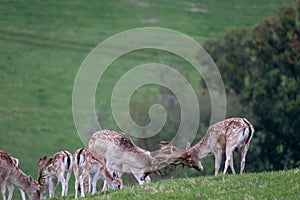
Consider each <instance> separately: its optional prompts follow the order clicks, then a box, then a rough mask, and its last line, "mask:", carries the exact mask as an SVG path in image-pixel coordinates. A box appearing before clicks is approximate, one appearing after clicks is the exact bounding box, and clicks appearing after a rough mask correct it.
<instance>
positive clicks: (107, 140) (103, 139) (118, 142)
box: [88, 130, 184, 189]
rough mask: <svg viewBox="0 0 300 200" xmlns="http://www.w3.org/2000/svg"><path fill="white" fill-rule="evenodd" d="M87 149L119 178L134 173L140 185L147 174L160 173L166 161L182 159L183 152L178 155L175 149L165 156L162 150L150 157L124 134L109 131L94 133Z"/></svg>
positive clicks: (144, 180) (147, 178) (146, 178)
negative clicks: (125, 173) (103, 161)
mask: <svg viewBox="0 0 300 200" xmlns="http://www.w3.org/2000/svg"><path fill="white" fill-rule="evenodd" d="M88 149H89V151H90V152H91V153H92V154H93V155H94V156H95V157H96V158H104V159H105V162H106V166H107V167H108V168H109V169H110V170H113V171H115V172H116V173H117V174H118V176H119V177H120V178H121V176H122V174H123V172H124V171H125V170H126V172H129V173H134V175H135V177H136V179H137V180H138V182H139V183H140V184H143V183H145V182H147V181H149V179H150V178H149V177H148V175H149V174H150V173H149V174H148V172H154V173H156V172H158V171H160V168H161V167H163V166H164V165H165V163H166V160H168V161H169V160H171V159H172V158H178V157H180V156H182V159H184V156H183V152H181V151H180V155H179V154H178V152H177V151H175V148H174V151H172V152H171V153H170V152H169V154H166V156H165V151H166V149H163V150H161V152H160V153H159V154H158V155H156V156H155V157H152V156H151V155H150V152H149V151H147V150H144V149H142V148H140V147H138V146H136V145H135V144H134V143H133V142H132V140H131V139H130V138H129V136H127V135H126V134H124V133H119V132H115V131H109V130H101V131H98V132H95V133H94V134H93V135H92V136H91V138H90V140H89V144H88ZM145 174H147V175H145ZM150 180H151V179H150ZM104 189H105V188H104Z"/></svg>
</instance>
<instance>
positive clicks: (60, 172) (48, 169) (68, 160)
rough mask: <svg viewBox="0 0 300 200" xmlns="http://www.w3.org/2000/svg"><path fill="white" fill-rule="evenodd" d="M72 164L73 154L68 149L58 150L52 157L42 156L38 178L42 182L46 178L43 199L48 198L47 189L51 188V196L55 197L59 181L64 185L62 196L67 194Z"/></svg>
mask: <svg viewBox="0 0 300 200" xmlns="http://www.w3.org/2000/svg"><path fill="white" fill-rule="evenodd" d="M72 164H73V163H72V154H71V153H70V152H68V151H60V152H57V153H55V154H54V155H53V156H52V157H50V158H47V156H44V157H42V158H40V160H39V163H38V165H39V176H38V180H39V182H41V180H42V179H44V185H45V187H44V189H43V191H42V194H41V199H46V197H47V189H49V197H50V198H53V197H54V194H55V189H56V187H57V185H58V183H59V182H61V186H62V190H61V196H62V197H63V196H67V193H68V183H69V180H70V176H71V172H72Z"/></svg>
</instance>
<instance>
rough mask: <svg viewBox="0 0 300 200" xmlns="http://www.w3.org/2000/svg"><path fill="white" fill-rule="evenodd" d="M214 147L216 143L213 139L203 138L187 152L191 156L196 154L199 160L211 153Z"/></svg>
mask: <svg viewBox="0 0 300 200" xmlns="http://www.w3.org/2000/svg"><path fill="white" fill-rule="evenodd" d="M215 145H216V141H215V139H214V138H212V137H209V136H205V137H204V138H203V139H202V140H200V141H199V142H198V143H197V144H196V145H195V146H193V147H192V148H191V149H190V150H189V151H190V153H191V154H197V155H198V157H199V158H200V159H202V158H205V157H206V156H208V155H210V154H211V153H212V150H213V148H214V146H215Z"/></svg>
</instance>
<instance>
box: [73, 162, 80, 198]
mask: <svg viewBox="0 0 300 200" xmlns="http://www.w3.org/2000/svg"><path fill="white" fill-rule="evenodd" d="M74 176H75V199H77V198H78V188H79V187H78V186H79V184H80V182H79V169H78V168H77V167H76V169H75V167H74Z"/></svg>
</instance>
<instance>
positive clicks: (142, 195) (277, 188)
mask: <svg viewBox="0 0 300 200" xmlns="http://www.w3.org/2000/svg"><path fill="white" fill-rule="evenodd" d="M299 183H300V171H299V169H295V170H289V171H278V172H264V173H251V174H243V175H236V176H233V175H225V176H222V175H219V176H218V177H208V176H204V177H203V176H202V177H197V178H184V179H166V180H160V181H158V182H155V183H151V184H147V185H144V186H134V187H130V188H126V189H124V190H121V191H110V192H106V193H100V194H97V195H96V196H89V197H88V198H86V199H87V200H96V199H124V200H125V199H224V200H228V199H259V200H261V199H282V200H283V199H284V200H288V199H295V200H296V199H299V197H300V185H299ZM72 198H73V197H72V196H71V197H69V199H72Z"/></svg>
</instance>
